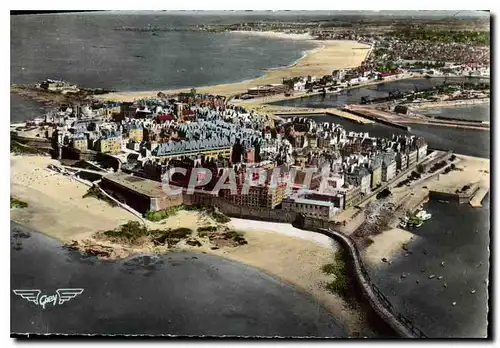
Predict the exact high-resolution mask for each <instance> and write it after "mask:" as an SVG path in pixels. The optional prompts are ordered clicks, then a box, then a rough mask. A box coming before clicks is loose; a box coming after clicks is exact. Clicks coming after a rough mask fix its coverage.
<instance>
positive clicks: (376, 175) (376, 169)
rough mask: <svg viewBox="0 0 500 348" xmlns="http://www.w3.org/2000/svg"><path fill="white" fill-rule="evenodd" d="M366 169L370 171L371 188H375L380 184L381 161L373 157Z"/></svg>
mask: <svg viewBox="0 0 500 348" xmlns="http://www.w3.org/2000/svg"><path fill="white" fill-rule="evenodd" d="M368 170H369V171H370V173H371V175H372V176H371V188H372V190H374V189H375V188H377V187H379V186H380V185H382V161H380V160H377V159H375V160H374V161H373V162H372V163H371V165H370V167H369V168H368Z"/></svg>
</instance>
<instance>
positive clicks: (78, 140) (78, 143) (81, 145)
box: [72, 133, 88, 151]
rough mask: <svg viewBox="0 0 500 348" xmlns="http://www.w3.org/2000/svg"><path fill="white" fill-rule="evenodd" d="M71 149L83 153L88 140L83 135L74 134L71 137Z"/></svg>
mask: <svg viewBox="0 0 500 348" xmlns="http://www.w3.org/2000/svg"><path fill="white" fill-rule="evenodd" d="M72 145H73V148H75V149H77V150H80V151H83V150H87V148H88V140H87V137H86V136H85V134H82V133H79V134H75V136H74V137H73V142H72Z"/></svg>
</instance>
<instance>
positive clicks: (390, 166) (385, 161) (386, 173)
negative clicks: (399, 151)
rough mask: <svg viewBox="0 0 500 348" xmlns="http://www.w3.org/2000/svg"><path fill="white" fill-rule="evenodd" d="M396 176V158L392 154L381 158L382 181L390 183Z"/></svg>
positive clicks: (389, 153)
mask: <svg viewBox="0 0 500 348" xmlns="http://www.w3.org/2000/svg"><path fill="white" fill-rule="evenodd" d="M395 176H396V156H395V155H394V153H393V152H388V153H385V154H384V155H383V157H382V181H386V182H387V181H390V180H392V179H393V178H394V177H395Z"/></svg>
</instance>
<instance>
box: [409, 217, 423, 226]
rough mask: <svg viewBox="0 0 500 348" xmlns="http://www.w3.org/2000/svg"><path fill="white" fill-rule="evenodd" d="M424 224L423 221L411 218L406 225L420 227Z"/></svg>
mask: <svg viewBox="0 0 500 348" xmlns="http://www.w3.org/2000/svg"><path fill="white" fill-rule="evenodd" d="M423 224H424V221H423V220H422V219H420V218H418V217H416V216H413V217H411V218H410V219H409V221H408V225H409V226H411V227H420V226H422V225H423Z"/></svg>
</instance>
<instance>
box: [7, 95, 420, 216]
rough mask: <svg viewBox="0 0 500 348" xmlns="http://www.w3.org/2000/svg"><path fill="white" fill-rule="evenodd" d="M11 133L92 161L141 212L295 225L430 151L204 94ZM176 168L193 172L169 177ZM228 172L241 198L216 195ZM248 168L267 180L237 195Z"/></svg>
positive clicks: (64, 110) (357, 195)
mask: <svg viewBox="0 0 500 348" xmlns="http://www.w3.org/2000/svg"><path fill="white" fill-rule="evenodd" d="M14 129H15V130H13V132H14V134H15V137H14V139H17V140H20V141H21V140H22V139H26V138H30V137H31V138H37V139H40V141H43V140H45V141H46V142H47V146H48V147H52V148H53V149H54V151H57V152H58V153H57V156H58V157H59V158H60V159H61V160H62V161H63V162H64V161H65V160H67V159H70V160H71V159H72V160H73V162H74V161H75V160H76V161H81V162H80V163H86V167H87V169H89V174H92V173H94V174H96V175H97V176H98V177H102V178H101V179H100V180H99V183H98V184H96V185H98V186H99V187H101V188H102V189H103V190H105V191H106V192H107V193H108V194H109V195H110V196H112V197H114V198H115V199H117V200H118V201H119V202H121V203H124V204H126V205H128V206H130V207H132V208H133V209H134V210H136V211H137V212H139V213H141V214H146V213H148V212H151V211H161V210H166V209H169V208H171V207H173V206H175V205H180V204H183V203H184V204H186V203H188V204H205V205H207V204H208V205H214V206H219V205H222V204H228V205H231V204H232V205H235V206H237V207H239V208H249V209H256V210H263V211H267V212H268V218H269V219H271V220H273V219H278V220H279V219H281V218H282V217H287V218H288V219H290V220H293V217H295V216H296V215H297V214H299V213H300V214H303V215H304V216H309V217H312V218H317V219H324V220H327V221H328V220H333V219H334V218H335V216H336V215H337V214H339V213H340V212H342V211H343V210H345V209H348V208H350V207H352V206H355V205H357V204H359V203H360V202H361V201H363V200H366V199H368V198H369V197H371V196H372V195H373V194H374V193H378V192H380V191H381V188H383V187H385V186H386V185H387V184H388V183H391V182H393V181H394V180H395V178H399V177H401V175H402V174H403V173H406V174H408V173H411V172H412V171H416V170H417V164H418V163H420V162H422V161H423V160H424V158H425V157H426V156H427V151H428V150H427V144H426V142H425V140H424V139H422V138H417V137H415V136H393V137H392V138H388V139H386V138H376V137H373V136H370V134H368V133H355V132H347V131H346V130H345V129H344V128H343V127H342V126H340V125H337V124H334V123H327V122H325V123H316V122H315V121H314V120H312V119H307V118H299V117H293V118H290V119H276V120H271V119H269V118H266V117H263V116H260V115H257V114H255V113H253V112H247V111H246V110H245V109H244V108H242V107H238V106H233V105H231V104H226V101H225V98H223V97H217V96H211V95H199V94H192V95H191V94H181V95H177V96H175V97H174V96H171V97H167V96H159V97H158V98H155V99H149V100H140V101H137V102H135V103H121V104H113V103H109V104H99V105H86V106H82V105H71V106H64V107H61V108H60V109H59V110H58V111H57V112H53V113H50V114H47V115H46V116H45V118H43V119H35V120H32V121H30V122H27V123H26V127H20V126H19V125H18V126H17V127H14ZM98 162H100V163H101V164H99V163H98ZM103 163H104V165H103ZM106 166H107V167H110V168H114V169H108V170H105V169H106V168H105V167H106ZM172 168H184V169H186V171H187V174H186V175H177V174H174V175H171V174H170V173H171V171H170V169H172ZM199 168H205V169H208V170H209V171H210V172H211V174H210V177H211V180H210V182H207V180H203V178H198V179H199V182H196V186H197V188H198V189H197V190H196V191H195V192H193V193H192V194H190V195H187V194H186V190H187V189H188V185H189V183H190V173H191V171H193V170H194V169H199ZM227 168H231V169H234V170H235V173H236V183H237V189H238V194H236V195H234V194H231V192H229V190H227V189H221V190H219V191H217V192H215V194H214V191H213V190H212V188H213V187H214V185H215V184H216V183H217V180H218V179H219V178H220V176H221V175H223V172H224V170H225V169H227ZM246 169H253V170H255V169H259V170H260V173H261V175H266V176H267V178H266V179H265V180H262V178H261V180H260V181H259V183H255V184H251V185H250V188H249V190H248V192H247V194H241V193H242V192H241V190H242V186H243V184H244V182H245V180H246V177H245V176H244V175H243V173H244V172H245V170H246ZM276 169H278V171H279V174H278V175H279V177H280V178H283V177H286V178H290V173H291V172H292V171H293V173H294V175H293V178H290V180H280V182H279V184H276V185H273V184H271V182H270V181H271V180H270V178H271V176H272V175H273V173H276ZM107 171H113V173H108V172H107ZM198 172H199V170H198ZM262 173H263V174H262ZM307 173H311V174H310V175H309V176H308V175H307ZM325 173H326V175H325ZM166 176H167V177H166ZM94 179H95V178H94ZM254 179H255V178H254ZM82 180H85V179H82ZM86 180H91V179H88V178H87V179H86ZM94 181H95V180H94ZM165 181H168V182H169V185H171V186H172V185H174V186H177V187H183V188H184V193H183V194H182V193H181V194H178V195H169V194H168V193H167V192H166V191H165V190H163V189H162V185H163V184H162V183H164V182H165ZM254 181H255V180H254ZM191 184H192V182H191ZM186 201H187V202H186ZM291 216H293V217H291Z"/></svg>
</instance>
